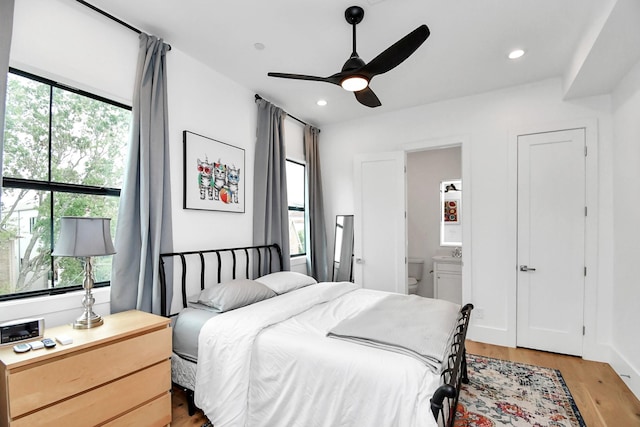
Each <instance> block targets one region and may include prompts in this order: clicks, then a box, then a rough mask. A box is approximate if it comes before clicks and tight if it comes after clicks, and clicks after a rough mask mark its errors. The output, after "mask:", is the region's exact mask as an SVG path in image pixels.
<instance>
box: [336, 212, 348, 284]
mask: <svg viewBox="0 0 640 427" xmlns="http://www.w3.org/2000/svg"><path fill="white" fill-rule="evenodd" d="M333 281H334V282H353V215H336V235H335V240H334V248H333Z"/></svg>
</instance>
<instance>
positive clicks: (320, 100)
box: [316, 99, 327, 107]
mask: <svg viewBox="0 0 640 427" xmlns="http://www.w3.org/2000/svg"><path fill="white" fill-rule="evenodd" d="M316 104H318V105H319V106H321V107H324V106H325V105H327V100H326V99H318V102H316Z"/></svg>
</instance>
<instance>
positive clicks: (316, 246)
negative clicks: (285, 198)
mask: <svg viewBox="0 0 640 427" xmlns="http://www.w3.org/2000/svg"><path fill="white" fill-rule="evenodd" d="M319 134H320V130H319V129H317V128H315V127H313V126H310V125H305V127H304V157H305V160H306V162H307V183H308V186H309V208H308V211H309V245H307V246H308V247H309V250H310V252H311V253H310V254H309V256H307V269H308V271H309V274H310V275H311V276H313V277H314V278H315V279H316V280H317V281H319V282H325V281H327V280H329V256H328V254H327V229H326V227H325V221H324V203H323V201H322V200H323V198H322V197H323V196H322V176H321V174H320V155H319V153H318V136H319Z"/></svg>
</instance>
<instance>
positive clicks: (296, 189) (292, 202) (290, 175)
mask: <svg viewBox="0 0 640 427" xmlns="http://www.w3.org/2000/svg"><path fill="white" fill-rule="evenodd" d="M286 164H287V198H288V204H289V207H296V208H304V179H305V177H304V165H301V164H298V163H294V162H291V161H287V162H286Z"/></svg>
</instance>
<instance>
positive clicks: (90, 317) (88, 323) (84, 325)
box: [73, 311, 104, 329]
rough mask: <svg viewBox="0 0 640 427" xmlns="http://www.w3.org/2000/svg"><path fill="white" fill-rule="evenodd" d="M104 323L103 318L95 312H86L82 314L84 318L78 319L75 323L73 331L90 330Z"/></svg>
mask: <svg viewBox="0 0 640 427" xmlns="http://www.w3.org/2000/svg"><path fill="white" fill-rule="evenodd" d="M103 323H104V321H103V320H102V317H101V316H100V315H99V314H95V313H94V312H90V313H87V312H86V311H85V312H84V313H82V316H80V317H78V318H77V319H76V321H75V322H73V329H90V328H95V327H97V326H100V325H102V324H103Z"/></svg>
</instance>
